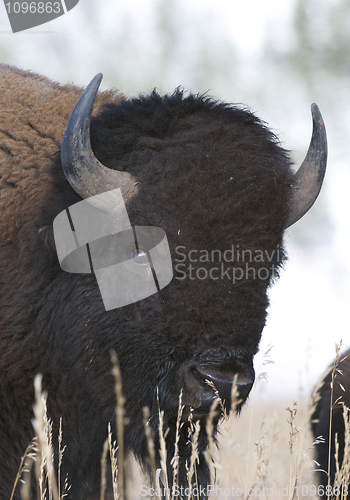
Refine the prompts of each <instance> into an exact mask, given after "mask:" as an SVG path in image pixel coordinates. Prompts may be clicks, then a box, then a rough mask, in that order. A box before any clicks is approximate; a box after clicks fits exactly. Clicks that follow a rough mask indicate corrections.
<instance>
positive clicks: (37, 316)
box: [0, 66, 293, 500]
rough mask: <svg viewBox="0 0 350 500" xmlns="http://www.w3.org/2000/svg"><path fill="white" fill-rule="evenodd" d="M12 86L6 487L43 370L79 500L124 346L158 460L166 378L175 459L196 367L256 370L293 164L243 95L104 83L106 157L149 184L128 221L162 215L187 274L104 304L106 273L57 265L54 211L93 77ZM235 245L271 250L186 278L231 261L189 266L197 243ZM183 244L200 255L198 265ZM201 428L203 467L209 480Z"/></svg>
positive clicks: (137, 432) (134, 440) (5, 96)
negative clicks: (81, 102) (161, 91)
mask: <svg viewBox="0 0 350 500" xmlns="http://www.w3.org/2000/svg"><path fill="white" fill-rule="evenodd" d="M0 90H1V93H0V99H1V107H2V112H1V116H0V160H1V167H0V168H1V176H2V177H1V185H0V186H1V192H0V204H1V220H0V230H1V243H0V283H1V287H0V400H1V411H0V478H1V481H0V499H1V500H5V499H6V500H7V499H8V498H9V496H10V492H11V489H12V484H13V482H14V479H15V476H16V473H17V470H18V466H19V463H20V458H21V456H22V455H23V453H24V450H25V448H26V447H27V445H28V443H29V442H30V440H31V438H32V436H33V429H32V425H31V419H32V404H33V389H32V386H33V379H34V376H35V375H36V374H37V373H42V374H43V384H44V387H45V389H46V390H47V391H48V394H49V397H48V412H49V416H50V418H52V420H53V422H54V426H55V427H54V434H55V432H56V430H57V429H56V426H57V425H58V423H59V419H60V417H63V435H64V444H65V445H66V446H67V449H66V452H65V456H64V461H63V462H64V463H63V465H62V472H61V475H62V477H65V475H66V473H69V478H70V483H71V484H72V489H71V490H70V492H69V498H72V499H74V500H77V499H80V498H81V499H85V498H92V497H94V496H96V497H97V496H98V495H99V482H100V457H101V452H102V447H103V443H104V440H105V438H106V432H107V425H108V422H114V407H115V400H114V389H113V379H112V377H111V374H110V368H111V364H110V350H111V349H114V350H115V351H116V352H117V354H118V358H119V362H120V366H121V371H122V376H123V390H124V395H125V398H126V417H127V418H128V424H127V425H126V428H125V445H126V449H127V451H132V452H133V453H134V454H135V455H136V456H137V457H138V458H139V459H140V461H141V462H142V464H143V465H144V466H145V467H146V468H147V446H146V440H145V437H144V433H143V423H142V407H143V406H148V407H149V408H150V414H151V415H153V418H152V419H151V421H150V425H151V428H152V429H153V430H154V431H155V433H156V431H157V425H158V417H157V414H158V399H157V388H158V391H159V405H160V408H161V409H162V410H163V409H164V411H165V414H164V419H165V428H166V427H168V426H169V428H170V431H169V434H168V436H167V447H168V457H169V462H170V459H171V458H172V456H173V450H174V422H175V420H176V412H177V407H178V395H179V392H180V390H181V388H182V387H183V385H184V381H183V372H184V367H188V366H190V365H191V364H196V365H200V366H202V365H205V366H210V367H212V368H213V370H219V368H221V367H222V366H225V367H229V369H230V370H231V371H237V373H239V374H241V373H242V372H244V370H252V360H253V356H254V355H255V353H256V352H257V349H258V345H259V341H260V337H261V332H262V329H263V327H264V324H265V318H266V308H267V305H268V299H267V288H268V286H269V285H270V284H271V282H272V281H273V278H274V277H276V276H277V275H278V269H279V267H280V265H281V262H282V261H283V259H284V251H283V247H282V236H283V231H284V228H285V226H286V221H287V220H288V215H289V212H290V197H291V191H292V184H293V174H292V170H291V168H290V160H289V157H288V154H287V153H286V151H285V150H283V149H282V148H281V147H280V145H279V143H278V141H277V139H276V137H275V136H274V135H273V134H272V133H271V132H270V131H269V130H268V128H267V127H266V126H265V125H264V123H263V122H261V121H260V120H259V119H258V118H257V117H255V116H254V115H253V114H252V113H250V112H249V111H247V110H244V109H241V108H239V107H235V106H231V105H227V104H223V103H218V102H216V101H214V100H212V99H209V98H207V97H203V96H194V95H188V96H186V95H184V93H183V92H181V91H179V90H177V91H175V93H174V94H173V95H171V96H165V97H161V96H159V95H158V94H156V93H152V94H151V95H150V96H141V97H140V98H138V99H131V100H123V98H122V97H121V96H120V95H118V94H117V93H116V92H115V91H107V92H101V93H99V95H98V98H97V100H96V106H95V112H94V114H95V116H94V118H93V120H92V124H91V143H92V148H93V150H94V152H95V154H96V156H97V158H98V159H99V160H100V161H101V162H103V163H104V164H105V165H106V166H107V167H110V168H114V169H118V170H126V171H128V172H130V173H131V174H132V175H133V176H134V178H135V179H136V180H137V182H138V187H139V190H138V194H137V195H136V196H135V197H134V198H133V199H132V200H131V201H130V202H129V204H128V206H127V210H128V214H129V217H130V221H131V224H132V225H133V226H137V225H141V226H142V225H144V226H159V227H162V228H163V229H164V230H165V232H166V234H167V238H168V241H169V246H170V250H171V253H172V259H173V265H174V278H173V280H172V282H171V283H170V284H169V285H168V286H167V287H166V288H164V289H163V290H162V291H161V293H158V294H155V295H152V296H150V297H148V298H147V299H144V300H142V301H140V302H137V303H135V304H130V305H129V306H127V307H123V308H119V309H115V310H112V311H108V312H106V311H105V309H104V306H103V303H102V299H101V295H100V293H99V289H98V285H97V282H96V279H95V276H94V275H74V274H69V273H65V272H64V271H62V270H61V269H60V267H59V264H58V260H57V256H56V249H55V244H54V238H53V229H52V222H53V220H54V218H55V217H56V216H57V215H58V214H59V213H60V212H61V211H62V210H64V209H66V208H67V207H69V206H71V205H72V204H74V203H76V202H78V201H80V197H79V196H78V195H77V194H76V193H75V192H74V191H73V189H72V188H71V186H70V185H69V184H68V182H67V180H66V178H65V176H64V174H63V172H62V166H61V161H60V154H59V150H60V143H61V138H62V135H63V131H64V127H65V124H66V122H67V120H68V117H69V115H70V113H71V111H72V108H73V106H74V104H75V102H76V100H77V98H78V96H79V95H80V94H81V89H79V88H76V87H74V86H63V87H62V86H60V85H58V84H56V83H52V82H50V81H49V80H47V79H45V78H43V77H40V76H38V75H34V74H32V73H28V72H24V71H20V70H18V69H15V68H11V67H8V66H2V67H1V70H0ZM116 187H117V186H116ZM232 245H235V248H236V250H238V249H239V255H242V252H243V251H244V250H245V251H247V252H249V251H250V252H252V253H251V255H253V256H256V255H257V253H259V255H260V258H256V259H251V260H248V262H247V261H243V260H241V259H240V260H239V259H238V260H237V259H236V260H235V262H233V263H232V262H231V263H226V264H227V265H228V266H231V267H232V266H234V267H235V268H236V269H237V270H242V271H243V278H242V279H239V280H237V281H236V282H234V280H233V277H232V270H231V272H230V273H228V274H225V273H224V275H223V276H222V277H221V278H220V279H202V278H198V277H196V276H195V278H194V279H192V278H191V277H190V276H189V274H188V272H187V271H188V266H189V265H190V264H191V265H192V264H193V266H194V268H195V270H198V268H204V270H207V271H208V272H209V271H210V269H211V268H212V266H217V267H220V266H221V262H219V261H210V262H208V261H197V262H190V260H189V258H188V255H189V254H188V252H189V251H191V250H195V251H197V252H200V251H202V250H204V251H209V252H211V251H212V250H219V251H221V252H224V251H225V250H229V249H231V248H232ZM179 249H181V252H182V253H185V255H186V256H187V257H186V259H185V261H186V262H185V270H186V276H185V277H184V276H183V272H184V267H181V266H179V264H181V263H182V262H183V260H182V259H183V258H182V257H181V255H180V253H179ZM248 255H249V254H248ZM246 264H247V265H248V268H249V269H248V270H247V267H246ZM186 266H187V267H186ZM260 270H264V272H263V273H262V274H259V271H260ZM195 272H196V271H195ZM202 272H203V271H202ZM188 397H189V398H190V397H191V394H190V395H189V396H188ZM188 406H190V405H189V404H188ZM204 422H205V420H204ZM202 427H203V432H202V433H201V434H200V436H199V463H198V467H197V477H198V482H199V484H201V485H205V484H207V483H208V481H209V473H208V468H207V465H206V463H205V460H204V457H203V451H204V450H205V448H206V446H207V438H206V435H205V431H204V427H205V425H204V424H203V426H202ZM187 433H188V424H187V423H185V425H184V426H183V428H182V434H181V438H180V442H179V450H180V457H181V458H180V479H179V481H180V484H186V469H185V463H186V460H187V459H188V458H189V456H190V452H191V450H190V446H189V445H188V443H187V440H188V434H187ZM157 439H158V438H157V434H156V436H155V440H156V448H157V449H158V443H157ZM157 460H158V462H159V456H158V457H157ZM170 469H171V467H170ZM32 494H33V497H34V495H35V487H34V486H33V492H32ZM16 495H17V496H15V498H19V492H18V491H16Z"/></svg>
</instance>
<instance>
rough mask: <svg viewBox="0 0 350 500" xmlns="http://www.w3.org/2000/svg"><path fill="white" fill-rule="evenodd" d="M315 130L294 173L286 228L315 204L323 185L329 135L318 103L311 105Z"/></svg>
mask: <svg viewBox="0 0 350 500" xmlns="http://www.w3.org/2000/svg"><path fill="white" fill-rule="evenodd" d="M311 113H312V120H313V131H312V137H311V142H310V146H309V150H308V152H307V154H306V157H305V160H304V161H303V163H302V164H301V166H300V168H299V170H298V171H297V172H296V173H295V175H294V186H293V196H292V199H291V202H290V203H291V211H290V214H289V218H288V221H287V224H286V228H287V227H289V226H291V225H292V224H294V222H296V221H298V220H299V219H300V218H301V217H302V216H303V215H305V214H306V212H307V211H308V210H309V209H310V208H311V207H312V205H313V204H314V202H315V200H316V198H317V196H318V194H319V192H320V190H321V187H322V182H323V178H324V175H325V173H326V165H327V136H326V128H325V126H324V122H323V119H322V116H321V113H320V110H319V109H318V106H317V104H312V105H311Z"/></svg>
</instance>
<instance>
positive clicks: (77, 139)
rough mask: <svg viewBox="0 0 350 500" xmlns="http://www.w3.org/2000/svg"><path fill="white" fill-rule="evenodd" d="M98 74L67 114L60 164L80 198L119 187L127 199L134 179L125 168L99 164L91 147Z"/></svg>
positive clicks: (100, 75)
mask: <svg viewBox="0 0 350 500" xmlns="http://www.w3.org/2000/svg"><path fill="white" fill-rule="evenodd" d="M102 77H103V76H102V74H101V73H99V74H98V75H96V76H95V78H93V79H92V80H91V82H90V83H89V85H88V86H87V87H86V89H85V90H84V92H83V93H82V95H81V96H80V98H79V100H78V102H77V103H76V105H75V107H74V109H73V111H72V114H71V115H70V117H69V120H68V123H67V126H66V129H65V131H64V134H63V139H62V145H61V162H62V167H63V172H64V174H65V176H66V178H67V180H68V182H69V184H70V185H71V186H72V188H73V189H74V191H76V192H77V193H78V194H79V195H80V196H81V197H82V198H83V199H86V198H89V197H91V196H96V195H98V194H101V193H105V192H106V191H110V190H113V189H116V188H120V190H121V192H122V195H123V198H124V201H125V202H127V201H128V199H131V198H132V197H133V196H134V195H135V194H136V192H137V185H136V182H135V179H134V178H133V177H132V176H131V175H130V174H129V173H128V172H124V171H118V170H113V169H110V168H107V167H105V166H104V165H102V163H100V162H99V161H98V159H97V158H96V156H95V155H94V153H93V151H92V149H91V143H90V122H91V113H92V108H93V107H94V103H95V99H96V95H97V92H98V89H99V86H100V84H101V81H102ZM101 210H104V207H103V204H102V205H101Z"/></svg>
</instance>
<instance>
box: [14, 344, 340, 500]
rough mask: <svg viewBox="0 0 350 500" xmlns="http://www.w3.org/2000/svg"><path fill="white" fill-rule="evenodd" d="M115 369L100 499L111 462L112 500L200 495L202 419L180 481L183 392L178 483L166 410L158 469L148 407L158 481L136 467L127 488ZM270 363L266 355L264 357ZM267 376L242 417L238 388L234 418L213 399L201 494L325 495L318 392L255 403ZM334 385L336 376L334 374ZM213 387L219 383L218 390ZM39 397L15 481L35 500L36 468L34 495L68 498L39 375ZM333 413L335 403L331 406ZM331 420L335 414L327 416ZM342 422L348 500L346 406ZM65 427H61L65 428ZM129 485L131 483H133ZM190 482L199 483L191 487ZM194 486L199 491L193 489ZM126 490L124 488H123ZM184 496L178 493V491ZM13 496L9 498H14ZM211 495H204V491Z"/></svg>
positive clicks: (286, 499) (248, 498)
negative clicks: (216, 430)
mask: <svg viewBox="0 0 350 500" xmlns="http://www.w3.org/2000/svg"><path fill="white" fill-rule="evenodd" d="M112 361H113V374H114V376H115V380H116V400H117V405H116V425H117V437H118V443H120V444H119V447H117V446H116V442H115V441H113V437H112V433H111V427H110V426H109V432H108V439H107V440H106V443H105V446H104V450H103V454H102V458H101V464H102V474H101V495H100V497H101V500H104V497H105V488H106V470H107V467H106V463H107V460H110V463H111V469H112V477H113V480H112V484H113V498H114V500H122V499H124V498H127V499H128V500H129V499H130V500H133V499H139V498H145V499H150V498H152V499H153V498H160V497H159V494H160V491H162V493H163V495H164V498H166V500H180V498H184V499H186V500H196V499H197V498H199V496H198V494H199V492H200V491H201V490H200V486H199V485H197V476H196V464H197V440H198V434H199V431H200V426H199V423H198V422H193V425H192V426H191V433H190V436H189V439H190V440H191V443H192V454H191V459H190V463H188V465H187V478H188V484H189V485H192V487H190V486H189V487H188V488H187V490H182V491H180V490H179V489H178V488H177V487H178V483H177V478H178V459H179V457H178V447H177V442H178V436H179V432H180V427H181V416H182V411H183V406H182V404H181V401H182V395H180V400H179V409H178V419H177V430H176V436H177V439H176V440H175V445H174V456H173V458H172V462H171V464H172V467H173V472H174V473H173V484H169V480H168V474H167V470H166V463H167V457H166V453H167V451H166V447H165V436H166V433H167V429H164V428H163V412H162V411H161V410H160V409H159V435H160V457H161V469H158V470H157V469H156V463H155V446H154V441H153V436H152V433H151V430H150V428H149V426H148V424H147V423H148V419H149V412H148V410H147V409H146V408H145V409H144V424H145V435H146V439H147V445H148V451H149V456H150V466H151V472H152V475H153V478H154V484H155V487H151V486H149V484H148V483H147V480H146V479H145V478H144V477H143V476H142V475H141V473H140V472H139V470H138V469H135V470H134V471H132V472H130V470H128V471H127V472H129V473H132V474H133V480H132V481H129V486H128V484H127V485H124V472H123V471H124V468H126V467H127V464H126V463H125V462H124V458H123V454H124V453H123V440H122V435H123V420H124V400H123V396H122V391H121V377H120V370H119V366H118V361H117V358H116V356H115V355H112ZM266 362H269V361H268V356H266ZM339 362H340V357H339V346H338V350H337V354H336V361H335V364H334V367H333V372H334V377H335V375H336V373H337V371H339V366H338V365H339ZM263 378H264V374H262V375H261V376H259V377H257V382H256V385H255V387H254V388H253V391H252V392H253V393H252V395H251V398H250V404H249V405H248V406H247V407H246V408H243V410H242V412H241V415H240V416H239V418H237V417H236V416H234V413H235V411H234V410H235V407H236V405H237V388H236V385H235V384H234V385H233V388H232V401H233V403H232V409H231V410H233V411H231V412H230V417H228V416H227V414H226V411H225V408H224V405H223V402H222V401H221V400H220V398H219V395H217V399H216V400H215V401H214V403H213V405H212V408H211V410H210V414H209V417H208V419H207V423H206V432H207V434H208V439H209V446H208V450H207V452H206V455H205V458H206V461H207V463H208V465H209V467H210V468H211V470H212V477H214V476H216V481H215V482H214V480H213V482H212V484H211V485H209V486H208V488H205V489H204V490H203V488H202V494H203V493H204V494H205V495H209V496H210V498H211V499H214V498H217V499H222V500H224V499H225V500H226V499H233V498H244V499H245V500H253V499H259V500H268V499H271V500H274V499H278V500H297V499H314V498H317V497H318V496H320V495H319V494H320V493H322V492H320V489H319V487H318V484H317V479H316V477H315V474H314V473H313V471H315V470H316V469H317V463H315V461H314V460H313V459H312V454H313V452H312V448H313V446H315V445H316V446H317V442H316V443H313V442H312V438H311V434H310V432H309V422H310V416H311V415H312V413H313V411H314V408H315V405H316V404H317V398H318V396H317V390H318V389H319V387H320V386H319V387H316V390H315V392H314V394H313V396H312V398H311V404H309V406H308V405H307V403H306V402H302V404H299V405H298V404H297V403H296V402H286V404H283V402H279V403H278V404H275V405H268V406H263V405H258V404H257V403H256V401H255V392H256V390H259V383H260V381H261V379H263ZM332 381H333V383H334V379H332ZM214 389H215V388H214ZM35 394H36V402H35V408H34V414H35V419H34V423H33V425H34V429H35V432H36V438H35V440H34V441H33V442H32V443H30V445H29V446H28V448H27V451H26V453H25V456H24V457H23V459H22V461H21V464H20V468H19V472H18V475H17V478H16V484H15V485H14V490H13V492H14V491H15V488H16V486H17V484H18V483H19V482H20V481H21V483H22V485H21V495H22V499H23V500H34V499H31V498H30V485H29V483H30V476H31V474H30V470H31V468H32V467H33V464H34V467H35V473H36V478H37V490H38V495H37V500H63V499H64V497H65V496H66V495H67V493H68V491H69V483H70V482H73V481H74V478H62V477H61V474H60V466H61V463H62V460H64V449H62V446H61V443H62V428H60V434H59V437H58V440H59V457H58V471H57V478H56V476H55V471H54V466H53V463H54V461H53V447H52V440H53V436H52V424H51V422H50V421H49V420H48V419H47V415H46V397H47V396H46V395H45V394H43V393H42V391H41V377H40V376H38V377H37V378H36V379H35ZM218 408H221V410H222V412H223V414H224V418H223V422H222V424H221V426H220V434H221V438H220V440H219V441H220V445H219V449H217V448H216V446H215V444H214V441H213V438H212V435H213V420H214V416H215V414H216V411H217V409H218ZM330 414H331V408H330ZM330 418H331V417H330ZM344 421H345V427H346V436H345V441H346V442H345V454H344V455H345V459H344V461H343V465H342V467H340V466H339V464H338V465H337V472H336V478H335V483H334V489H332V493H334V494H333V498H336V499H337V500H345V499H346V495H344V491H345V490H344V489H341V485H344V484H346V485H347V484H349V480H350V415H349V410H348V409H347V408H344ZM63 432H64V429H63ZM131 482H132V487H130V483H131ZM193 484H194V485H195V487H193ZM196 486H197V488H196ZM125 489H126V490H127V491H125ZM179 492H180V493H181V495H180V494H179ZM12 497H13V494H12V496H11V498H10V499H9V500H12ZM204 498H207V496H204Z"/></svg>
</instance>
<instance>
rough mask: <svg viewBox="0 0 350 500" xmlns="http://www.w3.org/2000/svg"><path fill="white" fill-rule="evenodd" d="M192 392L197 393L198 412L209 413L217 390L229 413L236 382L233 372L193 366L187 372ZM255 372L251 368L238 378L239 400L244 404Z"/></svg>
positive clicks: (195, 398) (196, 405)
mask: <svg viewBox="0 0 350 500" xmlns="http://www.w3.org/2000/svg"><path fill="white" fill-rule="evenodd" d="M187 377H188V378H189V379H190V381H191V382H190V385H191V386H192V391H193V390H194V392H195V397H194V398H193V399H194V401H196V404H195V405H193V406H195V407H196V408H197V409H198V410H201V411H205V412H208V411H209V410H210V407H211V405H212V403H213V401H214V399H215V397H216V395H215V391H214V387H215V390H216V391H217V392H218V394H219V397H220V399H221V400H222V402H223V403H224V405H225V408H226V409H227V411H229V410H230V408H231V393H232V385H233V380H234V372H233V371H232V370H227V369H226V370H224V369H223V370H222V371H219V370H218V369H213V368H211V367H206V366H192V367H191V368H190V369H189V371H188V372H187ZM253 382H254V370H253V368H251V367H250V366H249V367H247V368H245V370H244V373H241V374H240V373H239V374H238V377H237V389H238V399H239V400H241V401H242V402H244V401H245V400H246V398H247V397H248V394H249V392H250V390H251V388H252V386H253Z"/></svg>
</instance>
